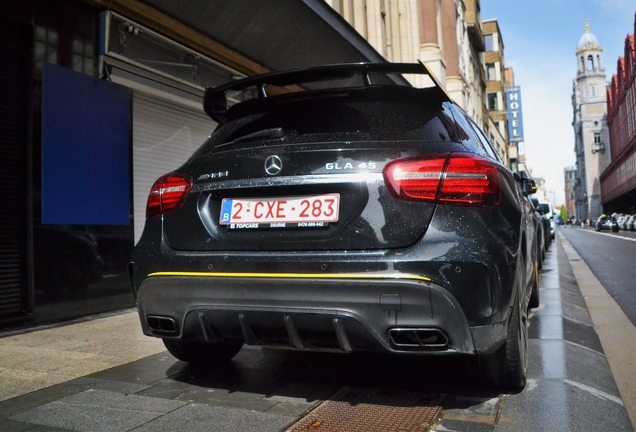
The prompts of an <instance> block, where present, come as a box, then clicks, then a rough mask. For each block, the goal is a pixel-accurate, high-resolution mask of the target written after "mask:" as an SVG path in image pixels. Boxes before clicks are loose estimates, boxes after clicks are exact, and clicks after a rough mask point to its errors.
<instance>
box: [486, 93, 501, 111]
mask: <svg viewBox="0 0 636 432" xmlns="http://www.w3.org/2000/svg"><path fill="white" fill-rule="evenodd" d="M488 111H499V103H498V101H497V93H488Z"/></svg>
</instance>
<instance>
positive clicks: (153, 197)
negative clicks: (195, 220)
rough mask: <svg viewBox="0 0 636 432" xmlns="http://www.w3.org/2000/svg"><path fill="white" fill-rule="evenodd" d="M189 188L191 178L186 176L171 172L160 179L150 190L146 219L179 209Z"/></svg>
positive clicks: (190, 186)
mask: <svg viewBox="0 0 636 432" xmlns="http://www.w3.org/2000/svg"><path fill="white" fill-rule="evenodd" d="M191 188H192V177H190V176H189V175H187V174H182V173H178V172H172V173H169V174H166V175H164V176H162V177H160V178H159V179H158V180H157V181H156V182H155V184H153V185H152V188H151V189H150V194H149V195H148V204H147V205H146V219H149V218H151V217H154V216H159V215H162V214H164V213H167V212H169V211H173V210H176V209H178V208H179V207H181V206H182V205H183V203H184V202H185V200H186V198H187V197H188V194H189V193H190V189H191Z"/></svg>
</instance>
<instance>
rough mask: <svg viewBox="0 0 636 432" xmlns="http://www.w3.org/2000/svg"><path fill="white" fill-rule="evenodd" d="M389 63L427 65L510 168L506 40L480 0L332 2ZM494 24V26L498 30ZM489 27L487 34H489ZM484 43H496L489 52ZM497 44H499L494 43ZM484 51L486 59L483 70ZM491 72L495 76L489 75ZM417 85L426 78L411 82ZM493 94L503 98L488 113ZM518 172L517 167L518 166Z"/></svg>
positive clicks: (499, 98) (417, 78)
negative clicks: (484, 12) (419, 62)
mask: <svg viewBox="0 0 636 432" xmlns="http://www.w3.org/2000/svg"><path fill="white" fill-rule="evenodd" d="M327 3H329V4H330V5H331V6H332V7H333V8H334V10H336V11H337V12H338V13H340V14H341V15H342V16H343V17H344V18H345V19H346V20H347V21H348V22H349V23H350V24H351V25H352V26H353V27H355V28H356V30H358V32H360V34H361V35H362V36H363V37H365V38H366V39H367V40H368V41H369V43H370V44H371V45H372V46H373V47H374V48H375V49H376V50H377V51H378V52H380V53H381V54H382V55H384V56H385V57H386V58H387V59H388V60H389V61H392V62H405V63H413V62H415V61H416V59H420V60H422V61H423V62H424V63H426V65H427V66H428V67H429V69H431V71H433V73H434V74H435V76H436V77H437V78H438V80H439V81H440V83H441V84H442V85H443V86H444V87H445V89H446V91H447V92H448V94H449V95H450V96H451V97H452V98H453V100H454V101H455V102H456V103H457V104H458V105H459V106H461V107H462V108H463V109H464V111H466V112H467V113H468V115H470V117H471V118H472V119H473V120H474V121H475V122H476V123H477V124H479V125H481V126H482V128H483V129H484V132H486V135H487V136H488V138H489V139H490V141H491V142H492V144H493V147H494V148H495V149H496V150H497V151H498V152H499V154H500V156H501V158H502V159H503V160H504V161H505V162H506V163H507V164H509V157H508V131H507V124H506V119H507V114H506V102H505V92H504V87H505V65H504V61H503V60H504V58H503V41H502V39H501V32H500V31H499V27H498V25H497V22H496V21H487V22H484V27H483V29H482V21H481V6H480V1H479V0H350V1H347V0H327ZM493 24H494V25H493ZM486 25H488V32H486V30H485V29H486V27H485V26H486ZM484 39H486V40H488V41H491V43H490V45H489V48H490V49H488V48H487V46H486V45H485V44H484ZM492 41H495V42H492ZM484 50H486V51H490V52H486V53H485V55H486V56H487V60H486V62H485V63H486V64H488V66H489V68H488V69H484V66H485V63H484ZM488 73H490V75H488ZM407 78H408V79H409V80H410V81H411V83H412V84H413V85H415V86H421V85H424V84H425V83H424V82H420V81H418V80H422V81H423V80H426V78H423V77H407ZM487 88H490V89H491V90H488V92H492V93H493V94H495V97H496V98H498V99H497V101H496V102H495V103H497V105H496V107H493V109H492V110H489V108H488V106H487V104H486V102H487V101H488V98H487ZM515 167H516V165H515Z"/></svg>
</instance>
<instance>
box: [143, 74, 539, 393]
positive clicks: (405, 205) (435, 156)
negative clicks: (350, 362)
mask: <svg viewBox="0 0 636 432" xmlns="http://www.w3.org/2000/svg"><path fill="white" fill-rule="evenodd" d="M389 71H394V72H398V73H426V74H428V71H427V70H426V68H425V67H424V66H421V65H404V64H397V65H396V64H385V65H373V64H357V65H338V66H326V67H317V68H311V69H309V70H304V71H293V72H290V73H278V74H270V75H269V76H264V77H257V78H247V79H246V80H244V82H243V83H241V82H240V81H239V82H237V83H234V84H230V85H227V86H224V87H221V88H216V89H209V90H208V91H207V93H206V102H205V104H206V105H205V107H206V112H208V114H210V115H211V116H212V118H214V119H215V120H217V121H219V123H220V126H219V127H218V128H217V130H216V131H215V133H214V134H213V135H212V136H211V138H210V139H209V140H208V142H206V143H205V144H204V145H203V146H202V147H201V148H200V149H199V150H198V151H197V152H196V153H195V154H194V155H193V157H192V158H191V159H190V160H189V161H188V162H187V163H186V164H184V165H183V166H182V167H180V168H178V170H177V172H175V173H172V174H170V175H167V176H165V177H164V178H162V179H160V180H159V181H158V186H157V187H156V188H153V191H156V194H158V195H160V194H161V193H162V192H161V191H163V190H171V191H172V190H173V189H175V188H180V187H183V188H186V189H187V193H185V194H183V195H182V196H180V197H178V201H179V202H178V205H177V206H176V208H174V209H172V210H170V211H167V212H166V211H163V205H162V204H161V203H160V204H159V209H160V210H159V212H156V210H152V211H149V216H150V217H149V218H148V219H147V221H146V225H145V228H144V231H143V234H142V237H141V239H140V241H139V243H138V244H137V246H136V247H135V251H134V254H133V260H132V262H131V265H130V275H131V282H132V286H133V295H134V296H135V299H136V301H137V302H138V306H139V315H140V320H141V325H142V328H143V331H144V333H145V334H147V335H149V336H155V337H161V338H162V339H164V342H165V343H166V346H167V347H168V349H169V350H170V351H171V352H172V353H173V354H174V355H176V356H177V357H179V358H181V359H183V360H186V361H200V360H204V361H211V360H212V359H213V358H214V357H215V356H216V357H226V358H231V357H232V356H233V355H234V354H235V353H236V352H237V351H238V349H240V346H241V344H243V343H247V344H251V345H265V346H274V347H286V348H295V349H305V350H332V351H339V352H351V351H377V352H385V353H386V352H389V353H395V354H405V355H416V354H426V355H447V354H465V355H478V356H477V357H478V358H479V359H480V362H479V365H480V367H481V370H482V371H483V372H484V374H485V375H488V376H492V378H493V382H494V383H495V384H497V385H502V386H507V387H515V388H519V387H523V385H524V383H525V368H526V354H525V349H526V345H527V324H526V320H527V315H526V314H527V309H528V304H529V303H530V302H531V295H532V294H535V295H538V286H537V271H536V268H537V257H536V243H535V238H536V233H535V232H534V230H535V229H536V228H535V227H534V226H533V223H532V222H531V221H530V217H531V216H530V214H529V213H528V210H527V209H528V208H529V207H528V205H529V203H528V201H527V198H526V197H525V194H524V187H525V185H524V184H522V183H523V182H522V181H521V180H520V179H518V178H517V180H515V176H514V174H513V173H512V172H511V171H510V170H509V169H508V168H507V167H506V166H505V165H504V164H503V163H502V162H501V160H499V159H498V158H497V156H496V155H495V153H494V151H492V149H491V148H486V147H485V145H488V144H487V143H485V142H484V141H482V140H485V138H483V137H482V136H480V135H479V134H480V133H481V131H479V129H478V128H477V127H476V126H475V125H474V124H472V123H471V121H470V120H469V119H468V118H467V116H466V115H465V114H464V113H463V112H462V111H461V110H460V109H458V108H457V107H456V106H455V105H454V104H453V103H452V102H451V101H450V100H449V98H448V97H447V95H446V94H445V93H444V92H443V91H442V90H441V89H440V88H439V87H437V86H435V87H432V88H428V89H415V88H411V87H407V86H397V85H395V84H393V83H389V84H386V83H383V84H379V85H376V84H371V80H370V78H369V76H370V74H371V73H378V74H380V75H381V77H380V78H382V76H384V77H385V78H386V74H387V73H388V72H389ZM334 77H335V78H338V79H342V78H351V79H352V80H353V79H357V78H358V77H360V78H362V79H363V82H364V84H362V85H360V84H354V85H352V86H350V87H346V88H337V89H317V90H316V89H314V90H312V89H310V90H305V91H304V92H300V94H297V93H293V94H282V95H278V96H268V97H265V95H264V94H263V84H265V83H270V84H271V83H273V84H275V85H280V86H289V85H296V84H297V83H299V82H300V83H305V82H313V81H316V80H318V81H322V80H325V79H327V78H334ZM249 85H255V86H256V88H257V92H258V94H260V95H261V97H259V98H257V99H253V100H249V101H246V102H241V103H238V104H236V105H234V106H232V107H230V108H227V107H226V100H225V94H224V93H225V92H226V91H227V90H240V89H242V88H246V87H248V86H249ZM408 113H415V114H413V115H412V116H411V115H408ZM413 164H415V166H416V168H417V169H414V168H412V166H413ZM423 167H424V168H423ZM431 167H433V168H431ZM410 169H414V171H409V170H410ZM428 169H431V170H432V171H430V172H428V171H427V172H424V171H426V170H428ZM418 170H419V171H418ZM471 170H477V171H479V173H478V174H475V173H474V172H472V171H471ZM403 172H407V175H405V176H403V177H401V176H402V174H401V173H403ZM422 173H423V174H422ZM475 175H477V177H479V179H485V178H486V177H487V178H488V179H489V180H488V181H489V185H488V186H487V188H490V187H492V188H493V189H492V191H493V192H492V193H490V192H488V191H486V192H483V191H482V192H483V193H482V192H480V193H477V194H476V195H475V196H477V195H479V198H478V201H479V200H481V201H479V202H475V200H474V198H475V196H473V195H474V194H473V195H471V193H472V192H471V193H468V194H467V193H466V192H465V191H460V193H456V190H454V189H453V190H451V189H447V188H445V186H444V184H441V183H439V182H440V181H442V179H443V181H444V182H446V183H445V185H447V186H448V188H451V186H452V185H453V184H454V183H453V181H455V179H457V180H456V181H457V184H456V186H457V187H458V188H460V189H461V188H462V187H463V186H461V183H462V182H463V181H464V180H465V179H466V178H469V177H471V176H475ZM412 178H417V180H414V181H415V182H421V184H424V183H426V184H428V183H427V182H429V181H430V179H433V181H435V182H437V183H434V184H433V186H432V188H431V189H430V190H428V192H427V191H421V190H419V189H418V190H417V191H415V192H409V191H406V192H405V190H406V189H407V188H408V187H410V186H409V185H410V184H411V183H409V182H410V181H412V180H411V179H412ZM173 179H174V181H175V182H176V183H174V184H175V185H178V186H172V185H173V183H170V182H171V181H173ZM480 181H481V180H480ZM520 182H521V183H520ZM418 184H420V183H418ZM156 185H157V184H156ZM418 187H419V186H418ZM526 189H527V187H526ZM488 190H489V191H490V189H488ZM153 193H154V192H151V198H152V194H153ZM409 193H411V194H415V195H417V196H416V197H414V196H412V195H409ZM429 193H430V194H432V195H429ZM525 193H527V190H525ZM460 195H461V196H460ZM335 196H337V198H334V197H335ZM332 199H337V200H338V202H339V207H337V210H338V220H337V221H335V222H328V223H325V222H308V223H305V222H298V221H297V220H296V221H291V222H288V221H285V222H280V221H278V222H276V221H274V222H271V221H272V220H274V219H272V218H275V216H276V212H277V211H280V212H281V214H284V213H285V212H288V211H290V207H289V206H288V203H290V202H296V203H297V204H294V205H300V206H304V210H305V214H309V213H311V212H312V211H313V212H315V213H316V214H319V213H320V211H318V207H320V208H321V209H322V208H324V212H323V214H320V215H319V216H321V217H323V216H325V217H326V216H327V215H328V216H331V213H332V210H333V208H332V207H331V205H333V202H330V201H329V200H332ZM294 200H296V201H294ZM303 200H305V201H306V204H302V203H301V202H304V201H303ZM228 202H229V203H230V204H227V203H228ZM325 203H327V204H325ZM228 205H229V206H230V208H231V210H230V211H229V212H225V211H226V210H225V207H226V206H228ZM155 207H156V206H155ZM149 208H150V205H149ZM248 210H249V211H250V212H251V213H250V215H249V218H251V219H250V222H248V223H238V222H237V221H236V220H235V221H230V219H231V218H235V217H238V216H241V215H243V216H246V217H247V216H248ZM301 214H302V212H301ZM257 215H261V217H265V215H267V217H270V216H271V217H270V219H268V220H270V222H267V223H255V222H254V220H255V219H254V218H256V216H257ZM226 217H227V218H228V221H229V222H228V221H225V222H227V223H224V218H226ZM230 222H233V223H230ZM535 291H536V292H535ZM511 346H512V348H511ZM515 346H516V348H515ZM208 354H209V355H208ZM515 356H516V357H519V358H517V359H516V360H515ZM515 362H516V363H515ZM511 363H512V364H511Z"/></svg>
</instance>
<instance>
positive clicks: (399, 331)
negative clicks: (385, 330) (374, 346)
mask: <svg viewBox="0 0 636 432" xmlns="http://www.w3.org/2000/svg"><path fill="white" fill-rule="evenodd" d="M389 338H390V339H391V342H392V343H393V344H394V345H395V346H397V347H401V348H411V349H417V348H420V349H444V348H447V347H448V345H449V342H450V341H449V340H448V337H446V335H445V334H444V332H443V331H441V330H438V329H434V328H433V329H432V328H392V329H390V330H389Z"/></svg>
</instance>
